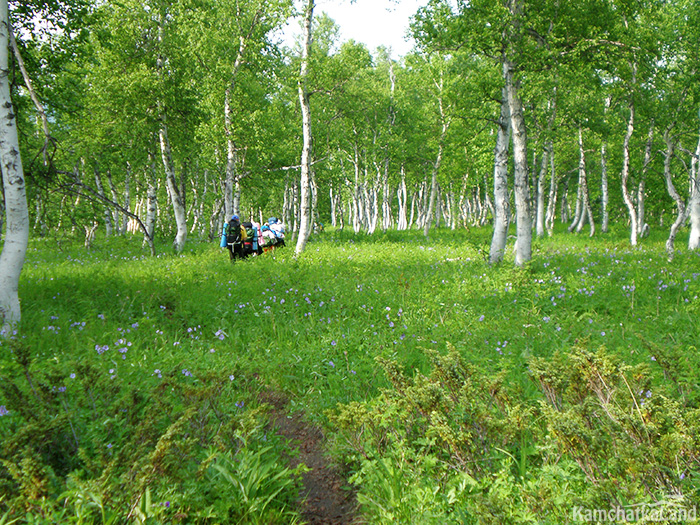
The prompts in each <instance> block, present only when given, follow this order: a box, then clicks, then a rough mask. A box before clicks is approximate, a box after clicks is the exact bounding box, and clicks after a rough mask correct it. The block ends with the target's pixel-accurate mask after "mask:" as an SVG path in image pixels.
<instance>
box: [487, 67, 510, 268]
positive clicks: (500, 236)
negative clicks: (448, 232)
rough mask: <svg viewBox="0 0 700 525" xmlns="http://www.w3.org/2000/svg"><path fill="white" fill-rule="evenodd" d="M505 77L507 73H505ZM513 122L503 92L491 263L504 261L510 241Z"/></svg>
mask: <svg viewBox="0 0 700 525" xmlns="http://www.w3.org/2000/svg"><path fill="white" fill-rule="evenodd" d="M503 67H504V70H505V67H506V66H505V65H504V66H503ZM504 75H505V71H504ZM510 133H511V120H510V106H509V104H508V92H507V91H506V88H505V87H504V88H503V90H502V100H501V116H500V118H499V120H498V129H497V130H496V149H495V152H494V157H495V161H494V169H493V179H494V180H493V201H494V202H493V238H492V239H491V250H490V252H489V262H490V263H491V264H496V263H499V262H501V261H502V260H503V255H504V254H505V251H506V242H507V239H508V225H509V223H510V198H509V196H508V148H509V146H510Z"/></svg>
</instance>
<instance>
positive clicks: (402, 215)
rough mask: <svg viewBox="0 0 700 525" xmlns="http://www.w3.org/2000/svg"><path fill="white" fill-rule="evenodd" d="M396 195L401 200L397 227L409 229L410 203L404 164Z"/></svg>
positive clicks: (401, 229) (398, 228) (400, 229)
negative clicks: (408, 210)
mask: <svg viewBox="0 0 700 525" xmlns="http://www.w3.org/2000/svg"><path fill="white" fill-rule="evenodd" d="M396 196H397V198H398V201H399V220H398V223H397V225H396V229H397V230H399V231H403V230H407V229H408V218H407V213H406V212H407V204H408V192H407V190H406V171H405V169H404V167H403V166H401V183H400V185H399V187H398V189H397V190H396Z"/></svg>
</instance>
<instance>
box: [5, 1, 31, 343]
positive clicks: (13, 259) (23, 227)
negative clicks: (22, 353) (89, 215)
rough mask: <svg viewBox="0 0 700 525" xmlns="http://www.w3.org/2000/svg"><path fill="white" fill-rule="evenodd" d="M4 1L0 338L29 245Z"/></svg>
mask: <svg viewBox="0 0 700 525" xmlns="http://www.w3.org/2000/svg"><path fill="white" fill-rule="evenodd" d="M9 38H10V26H9V21H8V8H7V0H0V121H2V122H3V125H2V126H0V169H1V170H2V181H3V191H4V197H5V219H6V220H5V228H6V230H5V231H6V234H5V239H4V244H3V247H2V253H0V337H8V336H10V335H11V334H12V331H13V330H14V329H15V328H16V327H17V326H18V325H19V322H20V320H21V309H20V303H19V294H18V288H19V277H20V274H21V273H22V267H23V266H24V259H25V256H26V253H27V246H28V244H29V211H28V209H27V193H26V187H25V180H24V170H23V168H22V159H21V157H20V152H19V140H18V137H17V123H16V116H15V114H14V112H13V107H12V100H11V98H10V84H9V61H8V42H9Z"/></svg>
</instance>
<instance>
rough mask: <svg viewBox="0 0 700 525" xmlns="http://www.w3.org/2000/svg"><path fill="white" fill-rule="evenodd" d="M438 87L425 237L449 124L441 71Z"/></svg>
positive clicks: (433, 205) (431, 213)
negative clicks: (435, 141)
mask: <svg viewBox="0 0 700 525" xmlns="http://www.w3.org/2000/svg"><path fill="white" fill-rule="evenodd" d="M435 84H436V86H437V89H438V108H439V110H440V121H441V123H442V130H441V132H440V140H439V142H438V154H437V158H436V159H435V163H434V164H433V172H432V176H431V181H430V201H429V203H428V211H427V214H426V217H425V224H424V225H423V235H425V236H426V237H427V236H428V233H429V232H430V223H431V221H432V220H433V215H434V213H435V202H436V199H437V192H438V181H437V177H438V173H439V172H440V165H441V164H442V156H443V152H444V150H445V137H446V136H447V129H448V128H449V126H450V124H449V121H448V119H447V117H446V116H445V107H444V105H443V99H442V90H443V79H442V72H440V80H439V82H436V83H435Z"/></svg>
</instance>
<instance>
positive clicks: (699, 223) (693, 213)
mask: <svg viewBox="0 0 700 525" xmlns="http://www.w3.org/2000/svg"><path fill="white" fill-rule="evenodd" d="M698 117H700V112H699V113H698ZM688 208H689V209H688V211H687V213H688V214H689V215H690V236H689V237H688V249H689V250H698V249H700V137H699V138H698V145H697V147H696V148H695V156H694V157H693V159H692V160H691V162H690V200H689V204H688Z"/></svg>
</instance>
